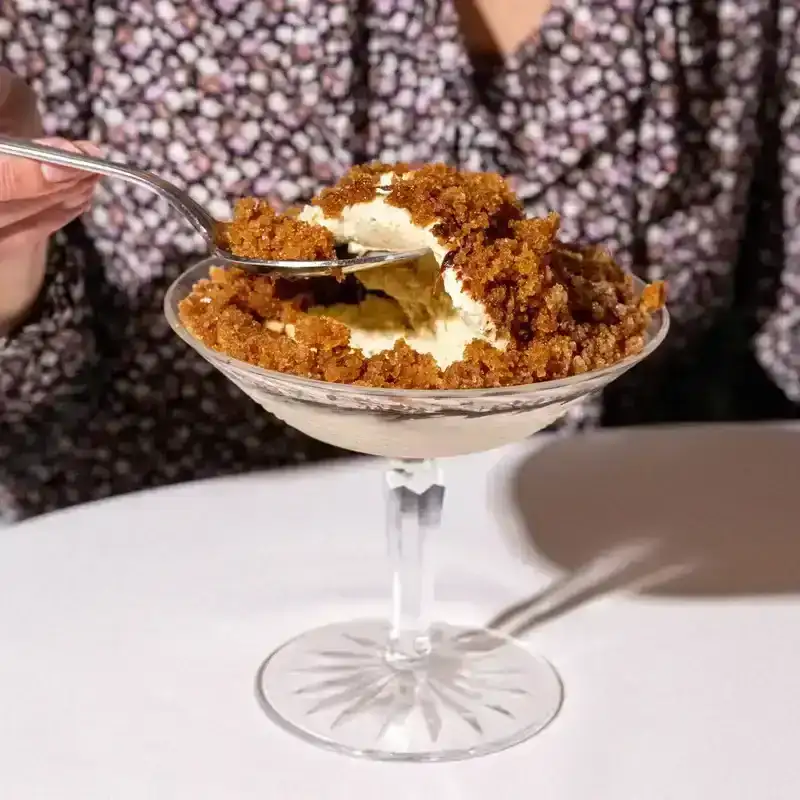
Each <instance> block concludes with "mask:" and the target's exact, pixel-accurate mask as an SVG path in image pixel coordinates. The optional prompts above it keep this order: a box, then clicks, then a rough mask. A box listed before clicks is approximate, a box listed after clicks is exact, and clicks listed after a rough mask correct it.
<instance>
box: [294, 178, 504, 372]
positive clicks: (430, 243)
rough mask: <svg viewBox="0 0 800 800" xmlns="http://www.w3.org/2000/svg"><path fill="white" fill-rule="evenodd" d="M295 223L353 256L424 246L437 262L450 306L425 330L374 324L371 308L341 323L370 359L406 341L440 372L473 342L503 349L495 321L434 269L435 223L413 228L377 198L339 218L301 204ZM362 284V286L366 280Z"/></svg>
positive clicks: (440, 257)
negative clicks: (309, 226) (323, 232)
mask: <svg viewBox="0 0 800 800" xmlns="http://www.w3.org/2000/svg"><path fill="white" fill-rule="evenodd" d="M391 177H392V176H391V175H384V176H383V177H382V179H381V183H382V184H383V185H387V184H388V183H390V182H391ZM378 191H380V190H378ZM299 219H301V220H303V221H305V222H310V223H313V224H316V225H321V226H323V227H325V228H327V229H328V230H329V231H331V233H333V235H334V237H335V239H336V241H337V243H339V244H347V245H348V246H349V248H350V250H351V251H352V252H354V253H358V252H364V251H367V250H387V251H399V250H416V249H419V248H428V249H429V250H430V251H431V253H432V254H433V258H435V260H436V265H437V268H436V269H435V273H439V274H441V276H442V280H443V284H444V291H445V292H446V294H447V295H449V297H450V300H451V301H452V308H451V309H449V310H448V311H446V312H445V313H444V315H443V316H441V317H436V318H435V319H434V320H433V321H432V324H430V325H429V326H428V327H427V328H424V329H420V328H418V329H415V330H413V331H409V330H408V329H407V328H402V327H394V328H393V327H391V325H389V324H387V325H380V324H378V325H376V324H375V322H376V320H375V318H374V314H375V311H376V308H375V306H374V304H373V308H372V309H370V317H372V319H369V320H368V319H366V318H365V319H364V320H363V322H364V323H365V324H361V320H359V319H358V317H357V316H353V315H352V314H350V315H348V319H346V320H342V321H344V322H346V324H347V325H348V326H349V327H350V331H351V333H350V343H351V346H352V347H356V348H360V349H361V350H362V351H363V352H364V355H366V356H372V355H375V354H377V353H380V352H383V351H384V350H391V349H392V348H393V347H394V345H395V343H396V342H397V341H399V340H400V339H405V341H406V343H407V344H408V345H409V347H411V348H412V349H413V350H416V351H417V352H418V353H430V354H431V355H432V356H433V357H434V359H435V360H436V363H437V364H438V365H439V367H440V368H442V369H445V368H447V367H448V366H450V364H452V363H454V362H455V361H460V360H461V359H462V358H463V356H464V348H465V347H466V346H467V345H468V344H469V343H470V342H472V341H474V340H475V339H480V340H483V341H487V342H489V343H490V344H492V345H493V346H494V347H497V348H498V349H501V350H502V349H505V347H506V344H507V342H506V341H504V340H502V339H500V338H499V337H498V336H497V333H496V329H495V326H494V323H493V322H492V320H491V318H490V317H489V315H488V314H487V313H486V309H485V308H484V306H483V304H482V303H480V302H478V301H477V300H475V299H474V298H472V297H470V296H469V295H468V294H467V293H466V291H465V290H464V287H463V286H462V284H461V281H460V279H459V277H458V275H457V273H456V271H455V270H454V269H445V270H443V271H441V272H440V271H439V269H438V268H439V267H441V265H442V263H443V261H444V259H445V256H446V255H447V252H448V249H447V248H446V247H445V246H443V245H442V243H441V242H440V241H439V240H438V239H437V238H436V236H435V235H434V234H433V233H432V230H431V229H432V228H433V227H434V224H435V223H434V224H431V225H429V226H428V227H422V226H420V225H416V224H415V223H414V222H413V221H412V219H411V215H410V214H409V212H408V211H406V210H405V209H404V208H398V207H397V206H393V205H390V204H389V203H387V202H386V201H385V199H384V198H383V197H380V196H378V197H376V198H375V199H374V200H370V201H369V202H366V203H356V204H353V205H350V206H346V207H345V208H344V209H343V210H342V213H341V215H340V216H338V217H326V216H325V215H324V213H323V212H322V210H321V209H320V208H318V207H317V206H306V207H305V208H304V209H303V210H302V212H301V213H300V215H299ZM421 261H422V260H421ZM423 266H424V265H423ZM381 269H390V268H381ZM370 272H372V270H370ZM364 275H365V276H366V275H367V273H364ZM364 280H365V282H366V280H367V278H366V277H365V278H364ZM368 288H369V287H368ZM373 288H374V287H373ZM429 291H432V289H430V290H429ZM387 293H388V294H391V292H387ZM387 310H388V309H387Z"/></svg>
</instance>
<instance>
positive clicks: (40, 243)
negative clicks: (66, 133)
mask: <svg viewBox="0 0 800 800" xmlns="http://www.w3.org/2000/svg"><path fill="white" fill-rule="evenodd" d="M0 133H2V134H4V135H7V136H16V137H20V138H37V137H41V134H42V126H41V120H40V118H39V114H38V111H37V108H36V97H35V95H34V93H33V92H32V91H31V89H30V88H29V87H28V86H27V85H26V84H25V83H24V82H23V81H22V80H21V79H20V78H18V77H17V76H15V75H13V74H12V73H11V72H9V71H8V70H7V69H5V68H4V67H0ZM39 141H41V142H42V143H44V144H49V145H51V146H53V147H61V148H63V149H65V150H72V151H73V152H84V153H87V154H89V155H97V154H98V151H97V149H96V148H95V147H94V146H93V145H91V144H89V143H88V142H77V143H72V142H68V141H65V140H62V139H39ZM97 181H98V177H97V176H95V175H89V174H87V173H85V172H80V171H78V170H73V169H68V168H63V167H54V166H50V165H43V164H39V163H37V162H34V161H29V160H27V159H22V158H13V157H10V156H0V328H3V327H5V326H7V325H8V324H9V323H10V322H12V321H15V319H16V318H17V317H18V316H19V315H20V314H22V313H24V311H25V310H26V309H27V308H28V307H29V306H30V305H31V304H32V302H33V301H34V300H35V298H36V296H37V294H38V293H39V289H40V288H41V285H42V281H43V279H44V257H45V252H46V248H47V239H48V237H49V236H50V235H51V234H52V233H54V232H55V231H57V230H59V228H62V227H64V225H66V224H67V223H69V222H71V221H72V220H73V219H75V218H76V217H78V216H80V215H81V214H82V213H83V212H84V211H85V210H86V209H87V208H88V206H89V205H90V203H91V198H92V194H93V192H94V189H95V186H96V185H97Z"/></svg>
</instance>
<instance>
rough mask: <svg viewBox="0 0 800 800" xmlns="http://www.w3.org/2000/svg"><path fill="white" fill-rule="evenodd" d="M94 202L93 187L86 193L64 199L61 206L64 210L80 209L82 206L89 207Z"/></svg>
mask: <svg viewBox="0 0 800 800" xmlns="http://www.w3.org/2000/svg"><path fill="white" fill-rule="evenodd" d="M93 201H94V187H92V189H91V190H90V191H88V192H86V191H84V192H80V193H79V194H76V195H74V196H72V197H67V198H65V199H64V202H63V203H62V205H63V206H64V208H81V207H82V206H91V205H92V202H93Z"/></svg>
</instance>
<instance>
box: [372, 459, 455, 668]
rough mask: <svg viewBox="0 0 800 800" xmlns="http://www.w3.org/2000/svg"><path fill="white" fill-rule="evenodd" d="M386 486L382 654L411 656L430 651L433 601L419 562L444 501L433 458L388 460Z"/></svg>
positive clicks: (429, 580)
mask: <svg viewBox="0 0 800 800" xmlns="http://www.w3.org/2000/svg"><path fill="white" fill-rule="evenodd" d="M386 484H387V486H388V497H387V500H388V508H387V511H388V518H387V536H388V544H389V557H390V560H391V570H392V620H391V623H392V626H391V631H390V633H389V647H388V652H387V657H388V658H389V660H390V661H393V662H408V661H416V660H418V659H420V658H424V657H425V656H427V655H428V653H430V650H431V640H430V623H431V620H430V619H429V617H428V614H429V613H430V608H431V605H432V601H433V580H432V578H433V576H432V574H431V573H430V572H429V570H428V569H427V564H426V562H425V545H426V542H427V539H428V534H429V533H430V532H431V530H433V529H436V528H438V527H439V525H440V522H441V517H442V505H443V503H444V483H443V482H442V473H441V470H440V469H439V466H438V464H437V463H436V462H435V461H426V460H422V459H404V460H402V461H393V462H391V464H390V466H389V469H388V470H387V472H386Z"/></svg>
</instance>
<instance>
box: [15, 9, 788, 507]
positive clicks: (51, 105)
mask: <svg viewBox="0 0 800 800" xmlns="http://www.w3.org/2000/svg"><path fill="white" fill-rule="evenodd" d="M0 63H3V64H4V65H7V66H9V67H10V68H11V69H12V71H15V72H16V73H18V74H19V75H21V76H23V77H24V78H26V79H27V80H28V81H29V82H30V83H31V84H32V85H33V87H34V88H35V90H36V91H37V92H38V94H39V96H40V98H41V101H42V109H43V113H44V121H45V127H46V129H47V132H48V134H51V135H60V136H66V137H69V138H87V139H91V140H93V141H95V142H98V143H100V144H101V145H102V146H103V147H104V148H105V149H106V150H107V152H108V154H109V155H110V156H111V157H112V158H116V159H120V160H127V161H129V162H130V163H132V164H136V165H138V166H140V167H143V168H145V169H149V170H153V171H154V172H157V173H160V174H161V175H162V176H164V177H165V178H167V179H169V180H171V181H174V182H176V183H178V184H182V185H185V186H188V187H190V190H191V193H192V195H193V196H194V197H195V198H196V199H197V200H198V201H200V202H202V203H206V204H207V205H208V207H209V208H210V209H211V210H212V211H213V212H214V213H215V214H217V215H219V216H224V215H226V214H227V213H228V212H229V211H230V208H231V201H232V199H234V198H236V197H238V196H241V195H250V194H255V195H260V196H264V197H268V198H270V199H271V200H272V201H274V202H275V203H276V204H278V205H286V204H289V203H295V202H298V201H303V200H304V199H307V198H308V197H309V196H310V195H312V194H313V193H314V192H316V191H317V190H318V189H319V188H320V187H321V186H322V185H324V184H327V183H329V182H331V181H332V180H334V179H335V178H336V177H337V176H338V175H340V174H341V173H342V172H344V171H345V170H346V169H347V168H348V167H350V166H351V165H352V164H355V163H358V162H363V161H368V160H372V159H380V160H383V161H395V160H403V161H445V162H449V163H452V164H457V165H459V166H461V167H464V168H467V169H474V170H491V171H497V172H500V173H502V174H505V175H507V176H509V177H510V179H511V180H512V182H513V185H514V187H515V189H516V190H517V192H518V193H519V195H520V197H521V198H522V199H523V200H524V202H525V204H526V206H527V208H528V210H529V211H530V212H531V213H534V214H541V213H544V212H546V211H548V210H550V209H556V210H558V211H560V212H561V213H562V215H563V233H564V235H565V236H566V237H567V238H570V239H576V240H584V241H603V242H607V243H609V244H610V245H611V246H612V248H613V249H614V250H615V252H616V253H617V255H618V256H619V258H620V260H621V261H622V262H623V263H625V264H626V265H628V266H630V267H631V268H632V269H634V270H635V271H636V272H638V273H639V274H641V275H642V276H644V277H646V278H648V279H651V280H652V279H657V278H664V279H666V280H667V281H668V282H669V296H670V308H671V312H672V315H673V320H674V323H673V329H672V333H671V335H670V337H669V338H668V341H667V343H666V344H665V345H664V346H663V347H662V349H661V352H660V353H658V354H657V355H656V356H654V357H653V358H652V359H650V361H649V362H648V363H646V364H643V365H641V366H640V367H638V368H637V369H635V370H633V371H632V372H630V373H629V374H628V376H626V377H625V378H624V379H622V380H620V381H618V382H617V384H615V385H614V386H613V387H612V388H611V389H609V391H608V392H607V393H606V394H605V395H604V397H603V398H602V399H601V401H598V402H597V403H595V404H594V405H592V404H589V405H588V406H587V408H586V409H584V412H583V413H584V415H586V416H588V417H589V418H591V419H592V420H600V421H604V422H607V423H633V422H645V421H662V420H670V419H729V418H747V417H759V416H794V415H795V414H796V409H797V407H798V406H797V405H796V402H797V401H800V225H799V224H798V222H800V220H798V214H799V213H800V211H799V210H800V119H799V117H800V18H799V15H798V4H797V3H796V2H795V0H554V2H553V5H552V8H551V9H550V11H549V12H548V13H547V15H546V17H545V18H544V20H543V22H542V24H541V26H540V29H539V31H538V32H537V33H536V34H535V35H533V36H531V37H530V38H529V39H528V40H527V41H526V42H525V43H524V44H523V45H522V46H521V47H520V48H519V49H518V50H517V51H516V52H515V53H514V54H513V55H512V56H511V57H509V58H507V59H505V61H504V62H503V63H499V64H495V65H493V67H492V68H490V69H486V68H485V65H484V66H480V65H476V64H475V63H474V62H473V60H471V58H470V56H469V54H468V51H467V49H466V47H465V44H464V42H463V40H462V37H461V35H460V32H459V23H458V16H457V9H456V5H455V0H366V2H364V0H326V1H325V2H320V1H319V0H191V1H190V0H6V2H4V3H3V4H2V16H0ZM202 253H203V247H202V243H201V242H200V241H198V239H197V237H196V236H195V235H194V234H193V233H192V231H191V230H189V229H188V228H187V227H186V226H185V225H184V224H183V223H182V222H181V221H180V220H179V219H177V218H176V217H175V216H174V215H172V214H171V212H170V211H169V209H168V208H167V207H166V206H165V205H164V204H163V202H162V201H160V200H158V199H156V198H155V197H154V196H152V195H150V194H148V193H147V192H146V191H144V190H141V189H139V188H135V187H132V186H130V185H127V184H120V183H104V184H103V185H102V186H101V188H100V189H99V190H98V195H97V200H96V202H95V205H94V207H93V209H92V211H91V213H90V214H88V215H87V216H86V217H85V218H84V219H83V220H82V221H80V222H79V223H76V224H73V225H72V226H70V227H69V228H68V229H67V230H65V231H63V232H62V233H61V234H59V235H57V236H56V237H54V241H53V246H52V248H51V258H50V262H49V268H48V274H47V279H46V285H45V288H44V290H43V292H42V295H41V297H40V300H39V303H38V305H37V307H36V309H35V310H34V312H33V314H32V315H31V316H30V317H29V318H28V320H27V322H26V323H25V324H24V325H23V326H22V327H21V328H19V329H18V330H16V331H15V332H14V333H13V335H11V336H10V337H7V338H6V339H0V511H1V512H2V513H4V514H5V515H6V516H7V517H9V518H21V517H24V516H27V515H31V514H35V513H39V512H44V511H48V510H51V509H55V508H58V507H62V506H65V505H69V504H73V503H77V502H81V501H86V500H90V499H94V498H99V497H104V496H107V495H111V494H114V493H119V492H125V491H130V490H134V489H137V488H141V487H145V486H154V485H158V484H163V483H168V482H173V481H180V480H187V479H191V478H198V477H203V476H209V475H214V474H220V473H225V472H231V471H238V470H245V469H253V468H260V467H266V466H273V465H280V464H287V463H296V462H301V461H305V460H308V459H314V458H319V457H321V456H323V455H325V454H326V453H328V452H329V451H328V450H327V448H326V447H324V446H322V445H319V444H316V443H314V442H311V441H309V440H308V439H306V438H305V437H303V436H302V435H300V434H299V433H297V432H294V431H292V430H290V429H288V428H286V427H284V426H283V425H281V424H280V423H278V422H277V421H275V420H274V419H272V418H271V417H269V416H268V415H267V414H266V413H265V412H263V411H262V410H261V409H260V408H259V407H257V406H256V405H255V404H254V403H252V401H250V400H248V399H247V398H246V397H245V396H244V395H243V394H241V393H240V392H239V390H238V389H236V388H235V387H234V386H233V385H232V384H230V383H228V382H226V381H225V380H224V379H223V378H222V377H221V376H220V375H215V374H214V373H213V371H212V368H211V367H210V366H208V365H207V364H206V363H205V362H204V361H203V360H201V358H200V357H199V356H197V355H196V354H195V353H194V352H192V351H191V350H190V349H189V348H187V347H186V345H185V344H183V343H182V342H181V341H180V340H179V339H177V337H175V336H174V335H173V334H172V333H171V332H170V330H169V329H168V327H167V324H166V322H165V320H164V318H163V314H162V300H163V295H164V291H165V288H166V287H167V286H168V284H169V283H170V281H172V280H173V279H174V278H175V277H176V276H177V275H178V273H179V271H180V270H182V269H184V268H185V267H186V266H187V265H188V264H190V263H191V262H192V261H193V260H196V259H197V258H198V256H200V255H202Z"/></svg>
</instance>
